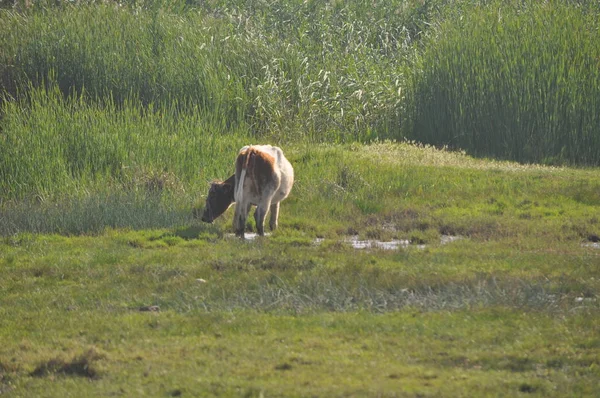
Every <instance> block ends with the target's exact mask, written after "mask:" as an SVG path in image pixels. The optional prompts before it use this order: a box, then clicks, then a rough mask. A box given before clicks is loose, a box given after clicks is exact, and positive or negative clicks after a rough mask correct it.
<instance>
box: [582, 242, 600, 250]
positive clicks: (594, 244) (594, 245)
mask: <svg viewBox="0 0 600 398" xmlns="http://www.w3.org/2000/svg"><path fill="white" fill-rule="evenodd" d="M581 246H583V247H591V248H592V249H600V242H590V243H584V244H582V245H581Z"/></svg>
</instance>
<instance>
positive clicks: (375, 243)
mask: <svg viewBox="0 0 600 398" xmlns="http://www.w3.org/2000/svg"><path fill="white" fill-rule="evenodd" d="M270 235H271V234H270V233H268V232H267V233H265V237H269V236H270ZM225 236H226V237H227V238H232V239H233V238H235V239H237V237H236V236H235V234H226V235H225ZM244 236H245V238H246V241H249V242H252V241H254V240H256V239H257V238H258V237H259V235H258V234H257V233H255V232H246V234H245V235H244ZM460 239H464V238H463V237H462V236H453V235H442V236H441V237H440V244H442V245H446V244H448V243H452V242H455V241H457V240H460ZM324 241H325V239H323V238H316V239H315V240H314V242H313V243H314V244H315V245H316V246H318V245H320V244H321V243H323V242H324ZM342 241H343V242H345V243H348V244H350V246H352V247H353V248H354V249H357V250H364V249H382V250H398V249H401V248H402V249H404V248H408V247H414V248H415V249H421V250H422V249H425V248H426V247H427V245H423V244H419V245H413V244H411V243H410V241H409V240H407V239H392V240H390V241H381V240H376V239H367V240H362V239H360V238H359V236H358V235H354V236H351V237H348V238H346V239H343V240H342ZM597 247H598V248H600V244H598V246H597Z"/></svg>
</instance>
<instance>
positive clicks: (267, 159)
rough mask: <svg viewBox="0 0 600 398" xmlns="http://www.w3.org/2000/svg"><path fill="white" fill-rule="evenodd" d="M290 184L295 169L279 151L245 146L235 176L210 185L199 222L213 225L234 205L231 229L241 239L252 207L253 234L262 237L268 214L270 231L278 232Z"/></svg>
mask: <svg viewBox="0 0 600 398" xmlns="http://www.w3.org/2000/svg"><path fill="white" fill-rule="evenodd" d="M293 184H294V169H293V168H292V165H291V164H290V162H289V161H288V160H287V159H286V158H285V156H284V155H283V151H282V150H281V148H278V147H276V146H271V145H249V146H245V147H243V148H242V149H240V151H239V153H238V156H237V159H236V162H235V174H234V175H232V176H231V177H229V178H228V179H227V180H226V181H223V182H213V183H212V184H211V187H210V190H209V192H208V197H207V198H206V206H205V207H204V214H203V215H202V221H204V222H209V223H210V222H213V221H214V220H215V219H216V218H217V217H219V216H220V215H221V214H223V213H224V212H225V210H227V209H228V208H229V207H230V206H231V205H232V204H233V203H234V202H235V204H236V206H235V216H234V219H233V226H234V230H235V233H236V235H237V236H239V237H241V238H242V239H243V238H244V231H245V227H246V218H247V217H248V213H249V212H250V208H251V207H252V206H253V205H254V206H256V211H255V212H254V220H255V221H256V230H257V233H258V235H260V236H263V235H264V221H265V218H266V215H267V212H269V211H270V212H271V215H270V218H269V227H270V228H271V230H272V231H273V230H275V229H276V228H277V220H278V217H279V203H280V202H281V201H282V200H284V199H285V198H287V196H288V195H289V194H290V191H291V190H292V185H293Z"/></svg>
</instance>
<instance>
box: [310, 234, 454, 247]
mask: <svg viewBox="0 0 600 398" xmlns="http://www.w3.org/2000/svg"><path fill="white" fill-rule="evenodd" d="M460 239H463V237H462V236H452V235H442V236H441V237H440V244H442V245H446V244H448V243H452V242H455V241H457V240H460ZM324 240H325V239H323V238H317V239H315V241H314V243H315V245H317V246H318V245H320V244H321V243H322V242H323V241H324ZM343 241H344V242H346V243H349V244H350V245H351V246H352V247H353V248H354V249H357V250H362V249H382V250H397V249H400V248H407V247H414V248H415V249H425V248H426V247H427V245H422V244H420V245H412V244H411V243H410V241H409V240H406V239H392V240H390V241H381V240H375V239H370V240H361V239H359V237H358V235H356V236H352V237H350V238H346V239H344V240H343Z"/></svg>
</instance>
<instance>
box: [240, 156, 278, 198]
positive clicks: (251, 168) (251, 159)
mask: <svg viewBox="0 0 600 398" xmlns="http://www.w3.org/2000/svg"><path fill="white" fill-rule="evenodd" d="M236 163H237V164H236V169H237V170H240V171H241V170H243V169H246V176H247V177H248V178H250V181H251V183H252V185H251V189H252V192H253V193H254V194H258V195H261V194H262V189H261V187H263V186H265V185H266V184H267V183H269V181H271V179H272V178H271V176H272V175H273V171H274V170H275V158H274V157H273V156H271V155H270V154H268V153H266V152H263V151H260V150H258V149H256V148H254V147H249V148H248V149H246V150H244V151H241V152H240V154H239V156H238V158H237V162H236Z"/></svg>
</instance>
